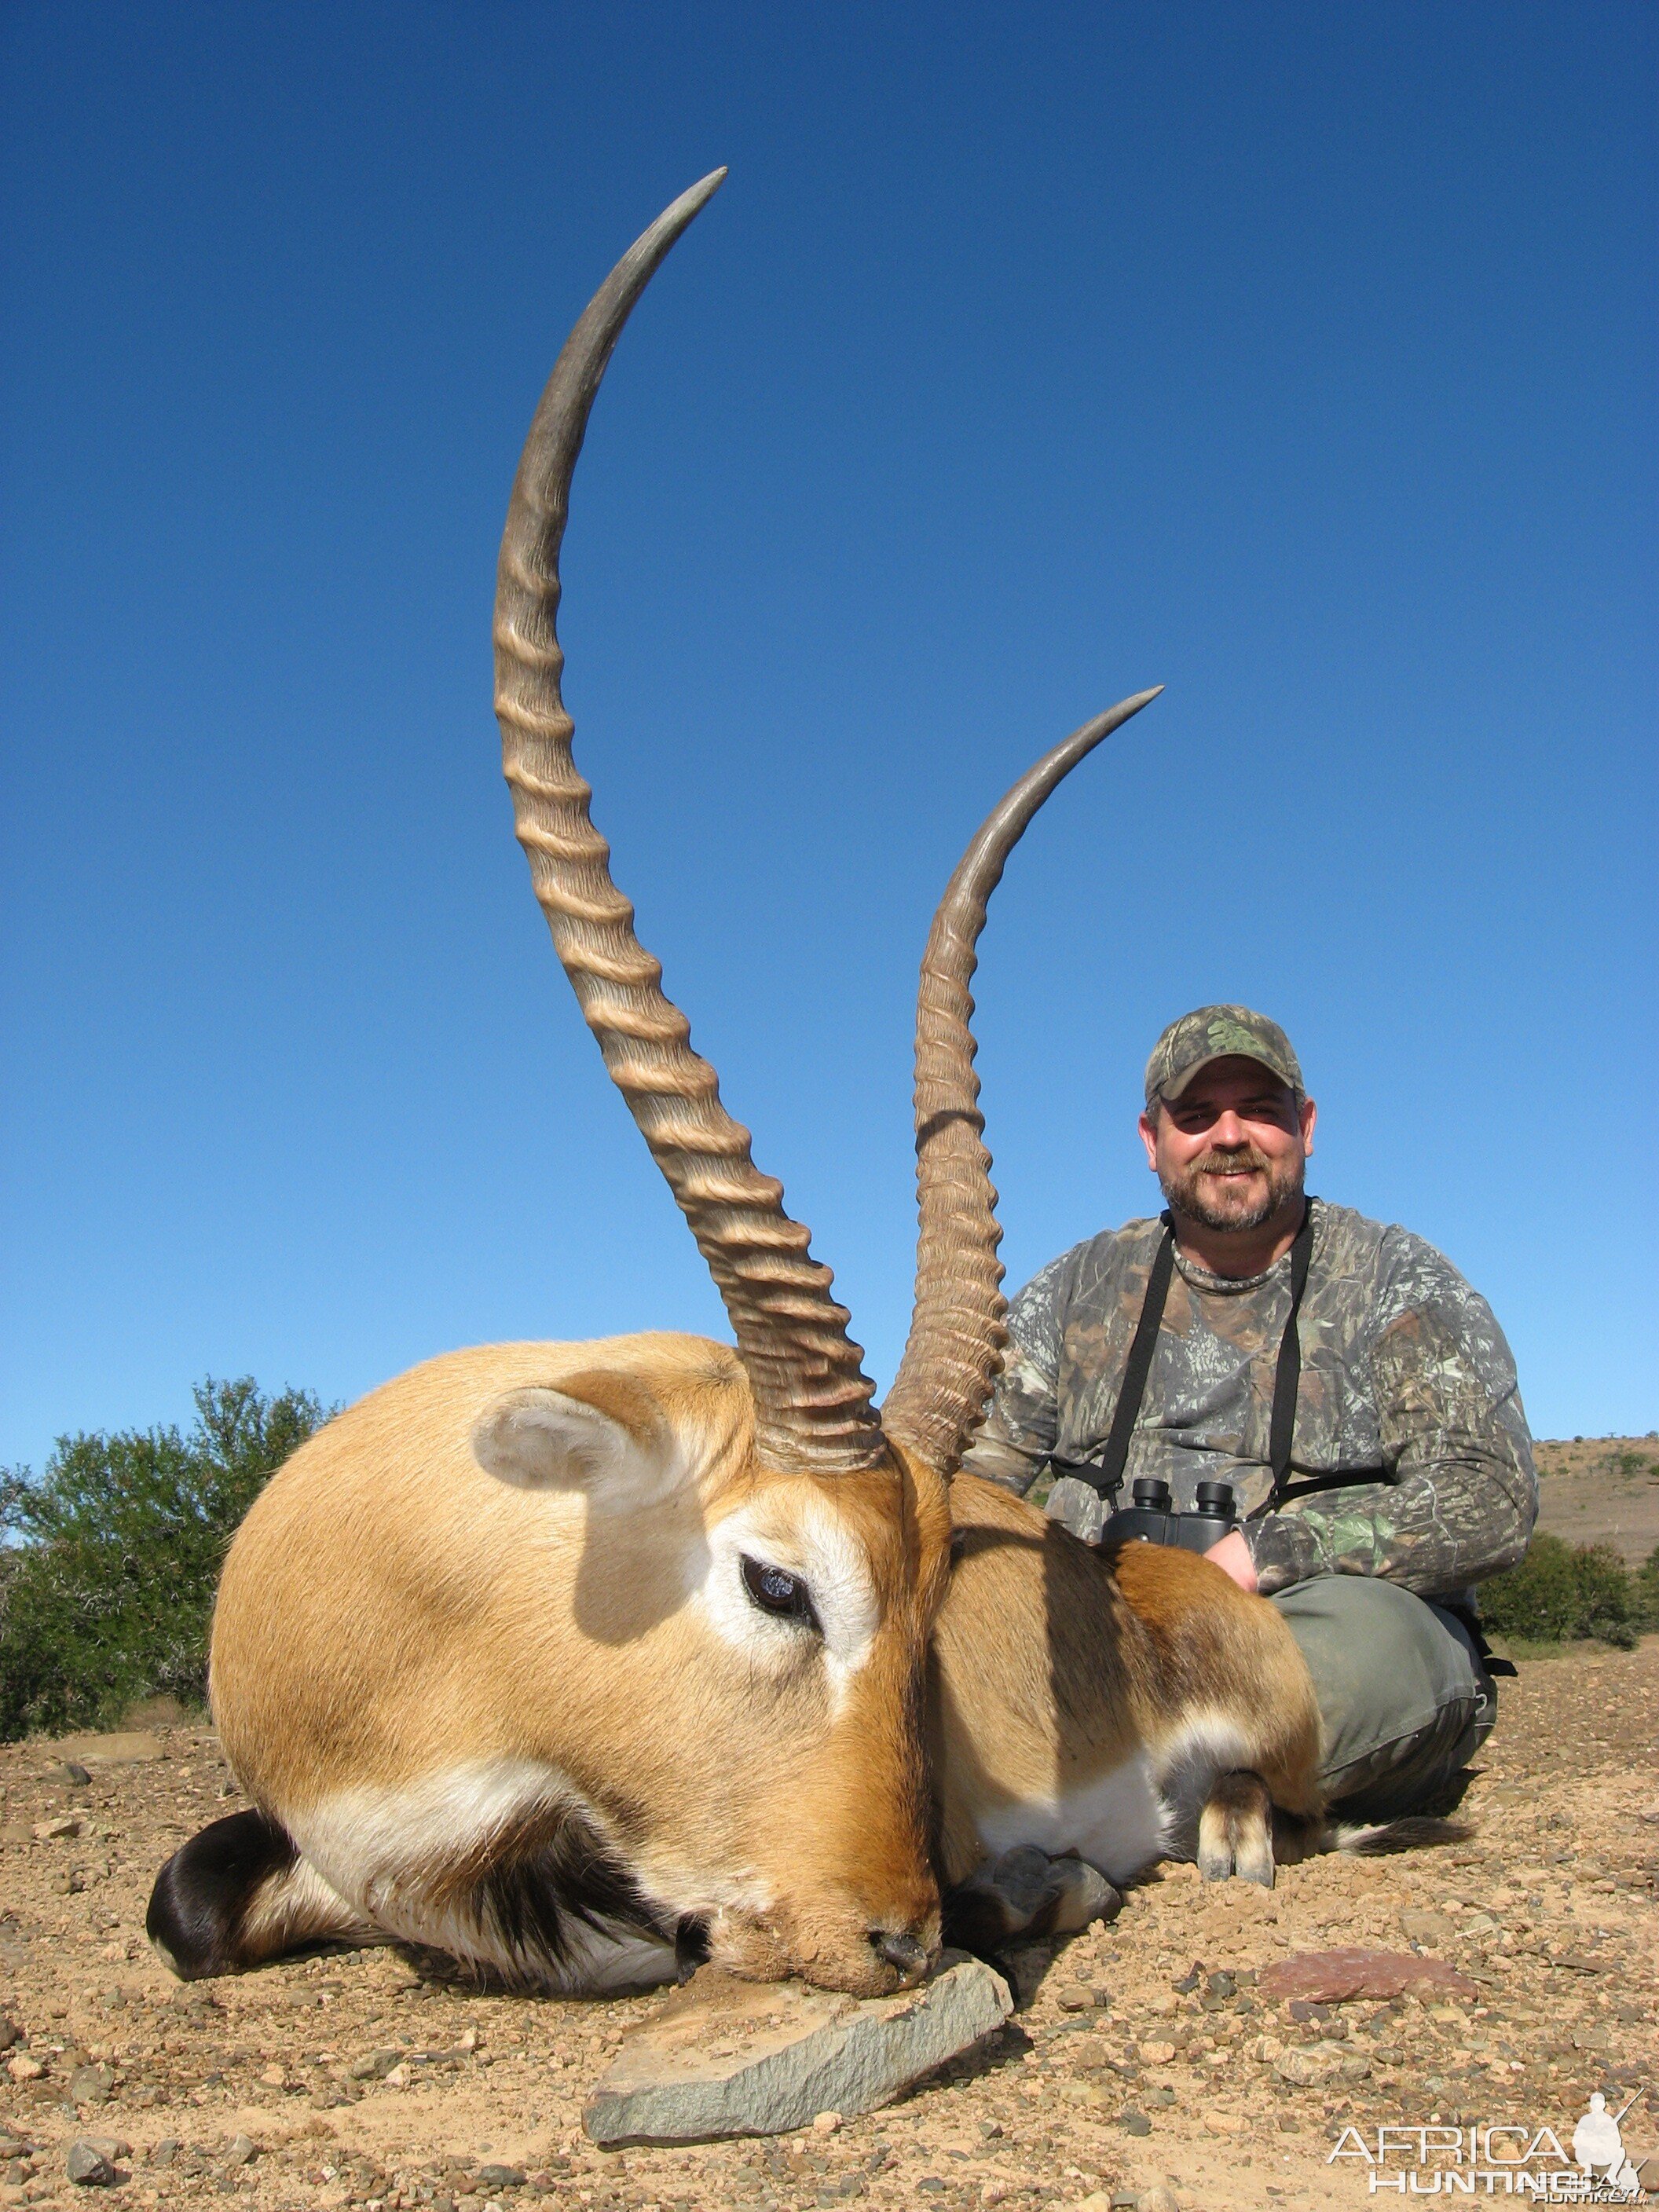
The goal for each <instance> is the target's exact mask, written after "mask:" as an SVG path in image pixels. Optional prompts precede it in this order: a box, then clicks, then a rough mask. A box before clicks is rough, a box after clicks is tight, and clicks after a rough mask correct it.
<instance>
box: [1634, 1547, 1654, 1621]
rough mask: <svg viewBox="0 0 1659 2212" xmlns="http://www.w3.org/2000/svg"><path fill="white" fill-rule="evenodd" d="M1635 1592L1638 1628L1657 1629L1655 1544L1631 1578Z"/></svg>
mask: <svg viewBox="0 0 1659 2212" xmlns="http://www.w3.org/2000/svg"><path fill="white" fill-rule="evenodd" d="M1631 1582H1632V1585H1633V1586H1634V1589H1635V1592H1636V1624H1637V1626H1638V1628H1649V1629H1653V1628H1659V1544H1656V1545H1655V1546H1654V1547H1653V1549H1652V1550H1651V1551H1650V1553H1648V1555H1647V1557H1646V1559H1644V1560H1643V1562H1642V1564H1641V1565H1640V1566H1639V1567H1638V1569H1637V1570H1636V1572H1635V1573H1634V1574H1633V1575H1632V1577H1631Z"/></svg>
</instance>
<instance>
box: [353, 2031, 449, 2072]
mask: <svg viewBox="0 0 1659 2212" xmlns="http://www.w3.org/2000/svg"><path fill="white" fill-rule="evenodd" d="M465 2040H466V2039H465V2036H463V2037H462V2041H463V2042H465ZM403 2055H404V2054H403V2052H402V2051H368V2052H366V2053H365V2054H364V2055H363V2057H361V2058H354V2059H353V2060H352V2061H351V2063H350V2064H349V2066H348V2067H347V2068H346V2075H347V2077H348V2079H349V2080H350V2081H385V2079H386V2075H388V2074H390V2073H391V2071H392V2068H393V2067H394V2066H396V2065H398V2064H399V2063H401V2062H402V2059H403Z"/></svg>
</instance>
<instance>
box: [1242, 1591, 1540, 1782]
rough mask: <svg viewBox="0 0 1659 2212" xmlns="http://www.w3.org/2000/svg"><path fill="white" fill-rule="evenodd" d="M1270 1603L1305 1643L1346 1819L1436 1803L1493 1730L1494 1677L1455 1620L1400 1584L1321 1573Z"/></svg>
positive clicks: (1332, 1777) (1327, 1769)
mask: <svg viewBox="0 0 1659 2212" xmlns="http://www.w3.org/2000/svg"><path fill="white" fill-rule="evenodd" d="M1272 1602H1273V1604H1274V1605H1275V1606H1277V1607H1278V1608H1279V1612H1280V1613H1282V1614H1283V1616H1284V1618H1285V1623H1286V1625H1287V1626H1288V1627H1289V1628H1290V1630H1291V1634H1292V1635H1293V1636H1294V1637H1295V1638H1296V1640H1297V1644H1298V1645H1299V1646H1300V1647H1301V1650H1302V1654H1303V1656H1304V1658H1305V1659H1306V1660H1307V1662H1308V1669H1309V1672H1310V1674H1311V1675H1312V1677H1313V1682H1314V1690H1315V1694H1316V1697H1317V1698H1318V1700H1319V1710H1320V1717H1321V1720H1322V1723H1323V1728H1324V1740H1325V1751H1324V1775H1325V1783H1326V1787H1327V1789H1328V1790H1329V1792H1330V1795H1331V1797H1332V1800H1333V1802H1338V1803H1340V1805H1341V1808H1342V1810H1343V1812H1344V1813H1345V1814H1349V1815H1350V1816H1351V1817H1360V1818H1365V1819H1383V1818H1389V1817H1394V1816H1396V1815H1398V1814H1401V1813H1405V1812H1410V1811H1422V1810H1427V1809H1432V1805H1433V1801H1434V1800H1435V1799H1436V1798H1437V1797H1438V1796H1443V1795H1444V1794H1445V1793H1446V1792H1447V1790H1448V1789H1449V1786H1450V1785H1451V1784H1452V1780H1453V1778H1454V1777H1455V1775H1456V1773H1457V1772H1458V1771H1459V1770H1460V1769H1461V1768H1462V1766H1463V1765H1465V1764H1466V1763H1467V1761H1468V1759H1469V1758H1470V1757H1471V1756H1472V1755H1473V1753H1474V1751H1475V1749H1476V1748H1477V1747H1478V1746H1479V1745H1480V1743H1482V1742H1484V1741H1485V1740H1486V1736H1487V1735H1488V1734H1489V1733H1490V1732H1491V1729H1492V1720H1493V1717H1494V1714H1495V1710H1496V1706H1495V1699H1494V1695H1493V1692H1492V1682H1491V1679H1490V1677H1489V1676H1488V1675H1487V1674H1486V1669H1485V1668H1484V1667H1483V1666H1482V1665H1481V1663H1480V1656H1479V1654H1478V1652H1477V1651H1476V1650H1475V1646H1474V1639H1473V1638H1472V1637H1471V1636H1470V1635H1469V1632H1468V1630H1467V1629H1466V1628H1465V1627H1464V1626H1463V1624H1462V1622H1461V1621H1459V1620H1456V1619H1455V1618H1454V1617H1453V1615H1451V1614H1450V1613H1446V1612H1444V1611H1443V1609H1442V1608H1441V1607H1438V1606H1434V1605H1431V1604H1429V1603H1428V1602H1426V1601H1425V1600H1424V1599H1422V1598H1419V1597H1416V1596H1414V1595H1413V1594H1412V1593H1411V1592H1410V1591H1409V1590H1403V1589H1401V1588H1400V1587H1399V1586H1398V1584H1396V1583H1387V1582H1382V1581H1379V1580H1377V1579H1376V1578H1374V1577H1367V1576H1360V1575H1326V1576H1321V1577H1317V1578H1316V1579H1315V1580H1314V1581H1311V1582H1307V1583H1297V1585H1296V1586H1295V1587H1294V1588H1293V1589H1288V1590H1281V1591H1280V1592H1279V1595H1278V1596H1276V1597H1275V1598H1274V1599H1273V1601H1272Z"/></svg>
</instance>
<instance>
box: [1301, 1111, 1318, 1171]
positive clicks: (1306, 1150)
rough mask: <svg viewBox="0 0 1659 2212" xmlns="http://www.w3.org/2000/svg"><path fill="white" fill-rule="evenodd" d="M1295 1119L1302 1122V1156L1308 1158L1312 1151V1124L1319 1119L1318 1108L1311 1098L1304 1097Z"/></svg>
mask: <svg viewBox="0 0 1659 2212" xmlns="http://www.w3.org/2000/svg"><path fill="white" fill-rule="evenodd" d="M1297 1119H1298V1120H1299V1121H1301V1124H1302V1157H1303V1158H1304V1160H1305V1159H1308V1158H1310V1157H1311V1155H1312V1152H1313V1139H1314V1124H1315V1123H1316V1121H1318V1119H1319V1109H1318V1107H1317V1106H1316V1105H1315V1104H1314V1103H1313V1100H1312V1099H1311V1098H1304V1100H1303V1102H1302V1110H1301V1113H1300V1114H1299V1115H1298V1116H1297Z"/></svg>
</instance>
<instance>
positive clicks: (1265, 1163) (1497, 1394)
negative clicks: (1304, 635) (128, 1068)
mask: <svg viewBox="0 0 1659 2212" xmlns="http://www.w3.org/2000/svg"><path fill="white" fill-rule="evenodd" d="M1315 1119H1316V1112H1315V1107H1314V1102H1313V1100H1312V1099H1311V1098H1310V1097H1308V1096H1307V1092H1306V1090H1305V1088H1304V1084H1303V1079H1302V1070H1301V1067H1300V1066H1299V1064H1298V1063H1297V1057H1296V1054H1295V1053H1294V1052H1292V1050H1291V1045H1290V1041H1289V1039H1288V1038H1287V1037H1286V1036H1285V1032H1284V1031H1283V1030H1281V1029H1280V1028H1279V1025H1278V1024H1277V1023H1275V1022H1270V1021H1268V1020H1267V1019H1266V1018H1265V1017H1264V1016H1262V1015H1261V1014H1256V1013H1253V1012H1250V1010H1249V1008H1248V1007H1244V1006H1203V1007H1200V1008H1199V1010H1198V1011H1197V1012H1194V1013H1190V1014H1186V1015H1183V1016H1182V1018H1181V1020H1179V1021H1178V1022H1175V1023H1172V1024H1171V1025H1170V1028H1168V1029H1167V1030H1165V1031H1164V1035H1163V1036H1161V1037H1160V1038H1159V1039H1158V1044H1157V1046H1156V1048H1155V1049H1154V1050H1153V1053H1152V1059H1151V1060H1149V1061H1148V1062H1147V1066H1146V1111H1145V1112H1144V1113H1143V1114H1142V1115H1141V1116H1140V1136H1141V1141H1142V1143H1143V1144H1144V1145H1145V1146H1146V1158H1147V1162H1148V1164H1149V1165H1150V1166H1151V1168H1152V1172H1153V1173H1154V1174H1155V1175H1156V1176H1158V1181H1159V1182H1160V1183H1161V1184H1162V1186H1163V1189H1164V1197H1165V1198H1166V1199H1167V1200H1168V1201H1169V1205H1168V1210H1167V1211H1166V1212H1164V1215H1163V1216H1162V1217H1161V1218H1159V1219H1155V1220H1146V1221H1131V1222H1127V1223H1126V1224H1125V1225H1124V1226H1123V1227H1122V1228H1121V1229H1119V1230H1115V1231H1114V1230H1107V1231H1103V1232H1102V1233H1101V1234H1100V1235H1099V1236H1097V1237H1090V1238H1088V1239H1087V1240H1086V1242H1085V1243H1081V1244H1078V1245H1074V1246H1073V1249H1072V1250H1070V1251H1069V1252H1066V1253H1064V1254H1062V1255H1061V1256H1060V1258H1059V1259H1058V1260H1055V1261H1052V1262H1051V1263H1050V1264H1049V1265H1048V1267H1045V1268H1043V1270H1042V1273H1040V1274H1038V1275H1036V1276H1035V1277H1034V1278H1033V1279H1032V1280H1031V1281H1030V1282H1029V1283H1028V1284H1027V1285H1026V1286H1025V1288H1024V1290H1023V1291H1021V1292H1020V1293H1019V1295H1018V1297H1017V1298H1016V1299H1015V1300H1014V1302H1013V1304H1012V1309H1011V1310H1010V1313H1009V1316H1008V1320H1009V1327H1010V1329H1011V1331H1012V1342H1011V1344H1010V1346H1009V1348H1008V1357H1007V1362H1006V1366H1005V1368H1004V1370H1003V1374H1002V1377H1001V1380H1000V1382H999V1383H998V1385H997V1389H996V1395H995V1398H994V1401H993V1403H992V1407H991V1410H990V1413H989V1414H988V1415H987V1419H986V1422H985V1425H984V1427H983V1428H982V1429H981V1431H980V1432H979V1434H978V1436H977V1437H976V1438H975V1442H974V1445H973V1448H972V1449H971V1450H970V1451H969V1455H968V1457H967V1462H966V1464H967V1465H968V1466H969V1467H970V1468H973V1470H974V1472H975V1474H983V1475H987V1476H989V1477H990V1478H991V1479H992V1480H994V1481H998V1482H1001V1483H1004V1484H1006V1486H1008V1487H1010V1488H1011V1489H1014V1490H1017V1491H1019V1492H1025V1491H1027V1490H1029V1489H1030V1487H1031V1486H1032V1484H1033V1483H1034V1482H1036V1480H1038V1478H1039V1477H1040V1476H1042V1474H1044V1473H1045V1472H1046V1471H1052V1474H1053V1477H1054V1480H1053V1485H1052V1487H1051V1489H1050V1491H1049V1493H1048V1511H1049V1513H1050V1514H1051V1515H1052V1516H1054V1518H1055V1519H1057V1520H1060V1521H1063V1522H1065V1523H1066V1526H1067V1527H1068V1528H1071V1529H1072V1530H1073V1532H1074V1533H1075V1534H1078V1535H1079V1536H1081V1537H1083V1538H1085V1541H1097V1540H1098V1537H1099V1534H1100V1532H1101V1528H1102V1526H1103V1521H1104V1519H1105V1517H1106V1516H1108V1515H1109V1514H1110V1513H1111V1512H1113V1511H1114V1510H1115V1509H1116V1508H1117V1507H1118V1506H1120V1505H1125V1504H1128V1503H1129V1501H1130V1498H1131V1495H1132V1490H1131V1486H1132V1485H1133V1483H1134V1482H1135V1481H1136V1480H1139V1479H1141V1478H1145V1477H1151V1478H1161V1479H1162V1480H1164V1482H1166V1483H1167V1484H1168V1485H1169V1486H1170V1492H1172V1493H1173V1503H1174V1505H1175V1508H1176V1510H1180V1511H1182V1512H1188V1513H1190V1512H1192V1511H1193V1510H1194V1507H1195V1505H1196V1504H1197V1502H1198V1486H1199V1485H1200V1483H1201V1482H1216V1481H1220V1482H1225V1483H1230V1484H1231V1486H1233V1489H1234V1492H1235V1493H1236V1496H1237V1511H1238V1515H1239V1518H1240V1520H1241V1522H1242V1526H1241V1527H1239V1528H1236V1529H1234V1530H1233V1531H1232V1532H1231V1534H1228V1535H1227V1536H1225V1538H1224V1539H1223V1540H1222V1541H1221V1542H1219V1543H1218V1544H1217V1545H1216V1546H1215V1547H1214V1548H1213V1549H1212V1550H1211V1552H1210V1553H1209V1557H1210V1558H1211V1559H1213V1560H1214V1561H1215V1563H1216V1564H1217V1565H1218V1566H1221V1567H1224V1568H1225V1570H1226V1571H1227V1572H1228V1573H1229V1574H1230V1575H1231V1576H1232V1577H1233V1578H1234V1580H1235V1581H1237V1582H1239V1583H1243V1586H1244V1588H1245V1589H1250V1590H1260V1591H1261V1593H1262V1595H1264V1596H1267V1597H1269V1598H1271V1600H1272V1601H1273V1604H1274V1605H1276V1606H1277V1607H1279V1611H1280V1612H1281V1613H1283V1614H1284V1616H1285V1620H1286V1621H1287V1622H1288V1623H1289V1625H1290V1627H1291V1632H1292V1633H1293V1634H1294V1636H1295V1637H1296V1639H1297V1643H1298V1644H1300V1646H1301V1648H1302V1650H1303V1653H1304V1656H1305V1657H1306V1659H1307V1661H1308V1665H1309V1668H1310V1671H1311V1673H1312V1675H1313V1680H1314V1686H1315V1688H1316V1692H1317V1693H1318V1698H1319V1705H1320V1711H1321V1714H1322V1717H1323V1721H1324V1729H1325V1747H1326V1781H1327V1785H1328V1789H1329V1790H1330V1793H1331V1796H1332V1799H1333V1801H1334V1802H1339V1803H1340V1808H1341V1811H1342V1814H1343V1815H1344V1817H1345V1818H1352V1819H1359V1820H1389V1819H1395V1818H1397V1817H1399V1816H1400V1815H1401V1814H1407V1813H1413V1812H1419V1813H1421V1812H1436V1811H1441V1810H1444V1809H1447V1808H1449V1805H1450V1804H1451V1803H1452V1802H1455V1796H1456V1795H1457V1779H1456V1778H1457V1776H1458V1773H1459V1771H1460V1770H1461V1769H1462V1766H1463V1765H1465V1763H1466V1762H1467V1760H1468V1759H1469V1758H1470V1756H1471V1755H1472V1754H1473V1753H1474V1750H1475V1749H1476V1747H1477V1746H1479V1745H1480V1743H1482V1742H1484V1741H1485V1740H1486V1736H1487V1735H1489V1734H1490V1732H1491V1729H1492V1722H1493V1719H1494V1717H1495V1715H1496V1709H1497V1700H1496V1695H1495V1692H1494V1691H1493V1688H1492V1676H1491V1673H1490V1672H1489V1668H1488V1660H1487V1656H1486V1651H1485V1647H1484V1644H1483V1642H1482V1639H1481V1638H1480V1632H1479V1629H1478V1628H1477V1626H1475V1616H1474V1610H1473V1585H1474V1583H1478V1582H1480V1580H1481V1579H1482V1577H1485V1576H1487V1575H1491V1574H1495V1573H1497V1572H1498V1570H1499V1569H1500V1568H1502V1567H1507V1566H1510V1565H1513V1564H1514V1562H1515V1561H1516V1559H1519V1558H1520V1556H1521V1554H1522V1551H1523V1550H1524V1549H1525V1548H1526V1544H1527V1540H1528V1537H1529V1536H1530V1534H1531V1533H1532V1527H1533V1522H1534V1519H1535V1517H1536V1515H1537V1510H1538V1481H1537V1477H1536V1475H1535V1474H1534V1470H1533V1462H1532V1442H1531V1438H1530V1437H1529V1436H1528V1432H1527V1421H1526V1415H1525V1413H1523V1412H1522V1406H1521V1399H1520V1395H1519V1392H1518V1390H1517V1389H1516V1374H1515V1362H1514V1360H1513V1358H1511V1357H1510V1348H1509V1346H1508V1345H1507V1344H1506V1343H1505V1342H1504V1333H1503V1331H1502V1330H1501V1329H1500V1328H1498V1323H1497V1322H1496V1321H1495V1320H1494V1319H1493V1317H1492V1309H1491V1308H1490V1307H1489V1306H1488V1305H1487V1304H1486V1300H1485V1299H1484V1298H1482V1297H1480V1296H1478V1294H1477V1293H1476V1292H1475V1291H1472V1290H1471V1289H1470V1287H1469V1285H1468V1284H1467V1283H1466V1282H1465V1281H1464V1280H1463V1279H1462V1276H1461V1275H1460V1274H1459V1273H1458V1272H1457V1270H1456V1269H1455V1267H1453V1266H1452V1265H1451V1263H1450V1262H1449V1261H1448V1260H1446V1259H1444V1258H1443V1257H1442V1255H1440V1254H1439V1253H1438V1252H1437V1251H1436V1250H1435V1249H1434V1248H1433V1247H1432V1246H1431V1245H1429V1244H1425V1243H1424V1241H1423V1239H1422V1238H1421V1237H1413V1235H1412V1234H1411V1232H1410V1231H1408V1230H1405V1229H1400V1228H1394V1227H1387V1228H1385V1227H1383V1225H1380V1224H1379V1223H1377V1222H1375V1221H1368V1220H1366V1219H1365V1218H1364V1216H1363V1215H1361V1214H1358V1213H1355V1212H1351V1211H1350V1210H1349V1209H1348V1208H1347V1207H1346V1206H1332V1205H1330V1204H1328V1202H1327V1201H1326V1200H1323V1199H1318V1198H1310V1197H1309V1196H1308V1195H1307V1194H1306V1193H1305V1191H1304V1172H1305V1165H1304V1164H1305V1162H1306V1160H1307V1158H1308V1156H1309V1154H1310V1152H1312V1150H1313V1135H1314V1122H1315Z"/></svg>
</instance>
